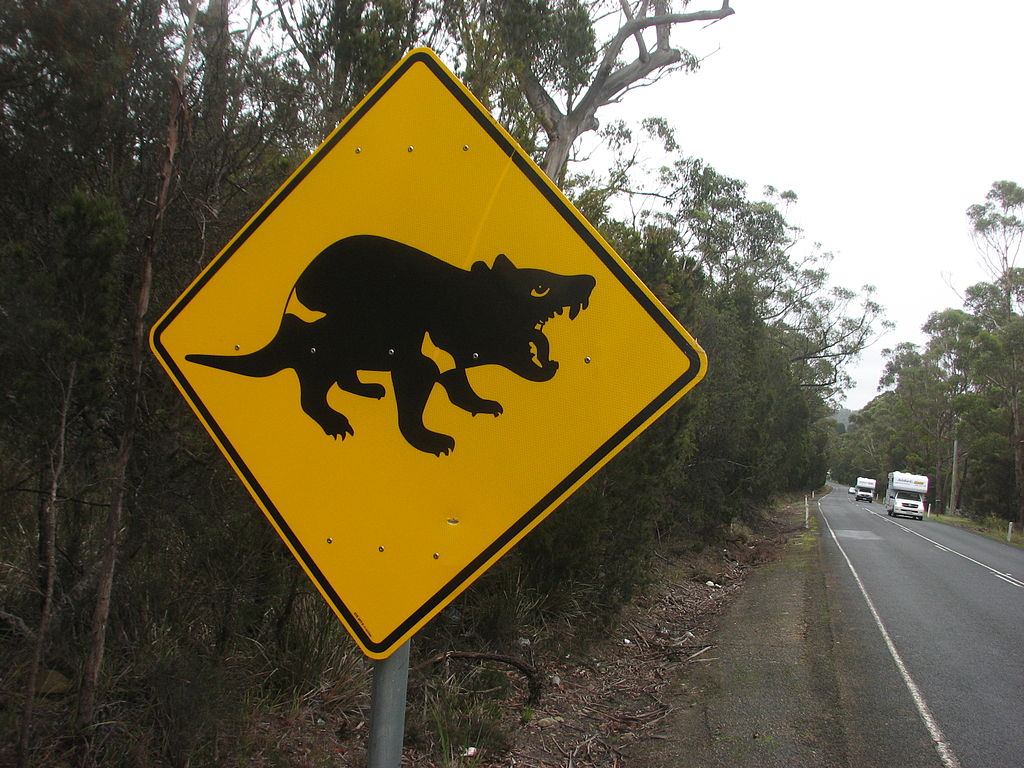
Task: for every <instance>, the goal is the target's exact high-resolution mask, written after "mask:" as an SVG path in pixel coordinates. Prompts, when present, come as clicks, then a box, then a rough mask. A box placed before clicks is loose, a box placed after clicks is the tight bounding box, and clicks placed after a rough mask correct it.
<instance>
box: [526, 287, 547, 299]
mask: <svg viewBox="0 0 1024 768" xmlns="http://www.w3.org/2000/svg"><path fill="white" fill-rule="evenodd" d="M550 290H551V289H550V288H548V287H547V286H546V285H544V284H543V283H541V284H540V285H535V286H533V290H532V291H530V295H531V296H533V297H534V298H538V299H539V298H540V297H541V296H547V294H548V291H550Z"/></svg>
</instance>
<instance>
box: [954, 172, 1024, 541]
mask: <svg viewBox="0 0 1024 768" xmlns="http://www.w3.org/2000/svg"><path fill="white" fill-rule="evenodd" d="M1022 216H1024V188H1021V187H1020V186H1019V185H1018V184H1016V183H1014V182H1012V181H997V182H995V183H994V184H993V185H992V187H991V189H990V190H989V192H988V194H987V195H986V196H985V202H984V203H977V204H975V205H972V206H971V207H970V208H968V209H967V218H968V220H969V222H970V226H971V233H972V235H973V237H974V240H975V244H976V246H977V248H978V252H979V254H980V257H981V260H982V263H983V264H984V265H985V266H986V267H987V268H988V270H989V273H990V276H991V281H990V282H987V283H979V284H978V285H975V286H972V287H971V288H969V289H968V291H967V296H966V299H965V303H966V305H967V307H968V309H969V310H970V311H971V312H972V314H973V315H974V316H975V317H976V318H978V320H979V322H980V324H981V327H982V333H981V334H979V336H978V353H977V360H976V375H977V376H979V377H980V379H981V380H982V381H983V382H984V383H985V384H986V385H987V386H989V387H991V389H992V391H993V392H994V393H998V396H999V398H1000V401H1001V403H1002V406H1003V407H1004V408H1005V409H1006V412H1007V415H1008V417H1009V424H1010V433H1009V438H1010V443H1011V445H1012V446H1013V466H1014V488H1015V498H1016V509H1017V512H1016V520H1017V523H1018V525H1024V316H1022V309H1024V268H1021V267H1018V266H1017V259H1018V258H1019V256H1020V251H1021V245H1022V243H1024V220H1022Z"/></svg>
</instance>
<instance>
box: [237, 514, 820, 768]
mask: <svg viewBox="0 0 1024 768" xmlns="http://www.w3.org/2000/svg"><path fill="white" fill-rule="evenodd" d="M803 522H804V501H803V499H802V498H801V499H800V500H799V502H793V503H792V504H789V505H787V506H784V507H783V508H781V509H780V510H778V511H777V512H776V513H775V514H774V515H773V516H772V517H771V518H769V519H764V520H762V521H761V522H760V523H759V524H758V526H757V528H758V530H756V531H752V530H750V529H749V528H746V527H742V528H737V530H735V531H734V532H733V534H732V535H730V536H728V537H726V540H725V541H723V542H722V543H721V544H720V545H719V546H718V547H707V548H705V549H704V550H703V551H702V552H700V553H694V552H688V551H676V552H664V553H661V554H659V555H658V556H657V558H656V574H655V577H654V580H653V582H652V584H651V585H650V586H649V587H648V588H647V589H646V590H645V592H644V594H643V596H642V597H640V598H639V599H638V600H637V601H636V602H635V603H634V604H633V605H631V606H630V607H629V608H628V609H627V610H626V611H624V613H623V614H622V616H621V617H620V619H619V621H618V622H616V624H615V625H614V627H613V628H612V629H610V630H609V631H607V632H606V633H605V635H604V637H603V639H601V640H599V641H598V642H596V643H594V644H591V645H588V650H587V652H586V653H585V654H583V655H579V654H569V655H566V656H563V657H561V658H536V657H535V658H532V659H531V660H530V663H531V665H532V667H533V668H534V669H536V670H537V672H538V678H539V679H537V680H536V685H537V687H538V688H539V696H537V697H536V699H535V700H534V701H532V702H531V700H530V699H531V697H530V690H529V687H528V685H527V683H526V678H525V677H524V676H523V675H521V674H519V673H518V672H517V671H516V670H514V669H513V668H512V667H511V666H509V667H507V669H508V679H509V680H510V681H511V685H512V688H511V690H509V691H507V695H506V696H505V697H504V699H503V701H502V702H501V703H500V704H499V706H500V708H501V711H502V716H501V725H500V727H501V730H502V731H503V732H504V734H505V735H506V736H507V740H508V748H507V749H501V750H487V749H482V748H479V747H478V746H477V745H474V744H472V743H468V744H456V743H452V744H449V745H448V748H447V752H448V754H447V755H446V756H445V757H444V758H443V759H441V758H438V756H437V754H436V748H434V749H432V750H431V753H430V754H428V753H427V752H426V751H425V750H424V749H420V748H418V747H417V746H416V744H417V741H418V739H416V738H415V736H414V735H412V734H409V733H407V738H406V747H405V750H404V753H403V758H402V766H403V767H408V766H413V767H415V768H512V767H517V768H691V766H692V767H693V768H696V767H697V766H701V768H704V766H705V765H707V766H713V765H717V764H718V763H717V762H708V761H707V760H704V758H703V757H702V758H701V760H700V761H699V762H694V761H693V760H691V759H689V757H691V756H687V755H686V751H687V750H689V749H691V748H692V749H698V748H699V749H704V750H705V751H706V750H707V749H708V748H709V747H713V746H715V744H716V743H718V742H723V743H724V742H725V741H726V740H727V739H729V738H731V737H730V736H729V734H728V733H727V731H728V730H729V728H731V726H730V725H729V723H727V722H725V720H724V719H723V722H722V723H720V724H715V723H711V722H709V713H711V716H714V712H715V710H714V708H715V707H716V706H718V705H720V704H721V703H722V696H721V693H722V692H720V691H719V690H717V687H718V682H717V681H716V677H717V674H718V669H719V667H720V665H721V664H722V663H723V660H722V652H723V651H724V650H726V649H725V648H723V647H722V645H721V642H722V641H721V639H720V638H718V637H716V632H717V631H718V629H719V625H720V624H721V621H722V619H723V616H726V615H727V614H728V609H729V608H730V606H732V605H733V604H734V603H735V602H736V601H737V600H738V599H740V598H741V597H742V596H743V595H744V588H745V583H746V581H747V579H748V577H749V576H750V575H751V574H756V573H757V570H756V569H757V568H758V567H759V566H765V565H769V564H772V563H775V562H776V561H778V560H779V557H780V554H781V553H782V552H783V551H784V548H785V547H786V544H787V542H788V541H789V540H790V539H792V538H793V537H794V536H796V535H798V534H799V533H800V532H801V531H802V530H803ZM752 599H753V600H754V602H757V596H756V595H754V596H752ZM751 631H754V632H756V631H757V630H756V628H753V629H752V630H751ZM752 642H753V643H755V644H756V643H757V640H756V639H755V640H754V641H752ZM728 650H729V654H734V653H735V649H728ZM528 655H532V654H528ZM731 661H732V655H729V663H730V664H731ZM445 663H450V664H461V665H467V664H474V663H479V662H476V661H474V660H472V659H468V660H467V659H465V658H458V659H457V660H456V661H450V662H445ZM453 669H454V668H453ZM414 677H415V672H414V674H413V675H411V677H410V682H411V683H412V682H413V678H414ZM739 684H740V685H744V684H745V683H744V682H743V681H741V682H740V683H739ZM364 703H366V704H368V702H364ZM769 703H770V702H769ZM412 706H415V704H413V703H412V702H410V707H412ZM725 706H726V708H728V707H729V702H726V703H725ZM360 709H361V710H362V714H361V715H356V714H355V713H352V714H353V715H355V717H353V718H351V719H349V720H348V722H347V723H345V724H344V726H343V727H342V728H340V729H339V728H337V724H335V727H334V728H330V727H329V726H328V725H327V723H325V722H324V721H323V720H320V719H318V718H316V717H308V716H306V715H304V714H303V712H302V711H294V712H291V713H281V714H280V716H279V717H276V718H272V719H271V720H269V721H267V722H265V723H263V725H264V727H265V730H266V733H264V734H261V736H260V738H259V741H261V742H263V741H267V740H272V741H274V743H275V749H274V752H276V753H277V754H278V755H279V758H278V759H282V758H283V760H284V761H285V762H284V764H287V765H291V766H295V768H304V767H306V766H308V767H309V768H312V766H314V765H324V764H330V765H335V766H339V767H340V768H345V767H348V768H355V767H356V766H365V765H366V737H367V730H368V724H367V721H366V715H367V713H368V709H367V708H366V707H361V708H360ZM726 719H727V718H726ZM408 725H409V721H408V720H407V726H408ZM413 727H415V726H413ZM741 727H745V724H743V726H741ZM759 736H760V734H750V737H751V738H750V740H751V741H755V740H756V739H757V738H759ZM770 741H771V736H770V734H769V739H767V740H766V743H767V742H770ZM741 742H743V744H742V745H743V746H744V749H745V748H746V746H745V744H746V742H747V739H746V735H745V736H744V738H743V739H740V740H737V742H736V743H737V744H740V743H741ZM730 743H731V742H730ZM260 752H262V750H260ZM693 757H696V756H695V755H693ZM728 759H729V760H732V759H733V757H732V756H729V757H728ZM324 760H327V761H328V762H327V763H325V762H323V761H324ZM716 760H717V758H716ZM279 764H281V763H279V762H274V761H273V760H267V761H261V759H260V758H259V756H255V759H253V760H251V761H250V762H249V766H250V768H252V766H256V765H266V766H270V765H279ZM723 764H724V765H731V766H735V767H736V768H738V766H740V765H742V764H743V763H742V761H740V762H735V763H732V764H730V763H723ZM767 764H774V763H766V765H767ZM799 764H801V763H800V762H799V761H797V762H791V763H788V764H787V763H783V765H799ZM807 764H811V763H807ZM814 764H817V765H822V766H825V765H829V763H821V762H818V763H814ZM750 765H757V763H750Z"/></svg>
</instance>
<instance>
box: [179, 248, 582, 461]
mask: <svg viewBox="0 0 1024 768" xmlns="http://www.w3.org/2000/svg"><path fill="white" fill-rule="evenodd" d="M595 285H596V281H595V280H594V278H593V277H591V276H590V275H572V276H566V275H558V274H554V273H552V272H547V271H545V270H542V269H520V268H519V267H516V266H515V265H514V264H513V263H512V262H511V260H509V259H508V258H507V257H506V256H505V255H504V254H500V255H498V256H497V257H496V258H495V259H494V264H493V266H491V267H488V266H487V265H486V264H485V263H484V262H482V261H478V262H476V263H475V264H473V266H472V267H471V268H470V269H469V270H465V269H460V268H459V267H455V266H452V265H451V264H448V263H446V262H444V261H442V260H441V259H437V258H435V257H433V256H431V255H430V254H427V253H424V252H423V251H420V250H417V249H416V248H412V247H411V246H408V245H404V244H402V243H399V242H396V241H394V240H388V239H386V238H383V237H377V236H374V235H357V236H354V237H346V238H344V239H342V240H339V241H337V242H336V243H333V244H332V245H329V246H327V248H325V249H324V250H323V251H321V252H320V253H319V254H318V255H317V256H316V258H314V259H313V261H312V262H310V264H309V266H307V267H306V269H305V270H303V272H302V274H301V275H300V276H299V279H298V281H297V282H296V283H295V287H294V288H293V291H292V293H293V295H294V298H296V299H298V301H299V303H300V304H302V305H303V307H305V308H306V309H307V310H310V311H311V312H310V316H312V315H313V314H314V313H316V314H320V315H321V316H319V317H318V318H317V319H314V320H311V321H307V320H305V319H302V318H300V317H298V316H297V315H295V314H292V313H290V312H288V311H287V308H286V311H285V314H284V316H283V317H282V319H281V325H280V327H279V329H278V331H277V334H276V335H275V336H274V338H273V339H272V340H271V341H270V343H269V344H267V345H266V346H265V347H263V349H260V350H258V351H256V352H253V353H251V354H246V355H200V354H192V355H187V356H186V357H185V359H186V360H188V361H189V362H193V363H199V364H201V365H206V366H210V367H212V368H218V369H221V370H224V371H230V372H231V373H238V374H242V375H244V376H270V375H272V374H275V373H277V372H279V371H282V370H284V369H285V368H292V369H294V370H295V373H296V374H297V375H298V379H299V389H300V404H301V407H302V410H303V411H305V413H306V414H307V415H308V416H309V417H310V418H312V419H313V420H314V421H315V422H316V423H317V424H319V425H320V427H321V428H322V429H323V430H324V432H326V433H327V434H328V435H331V436H333V437H339V436H340V437H341V438H342V439H344V438H345V437H346V435H354V434H355V432H354V430H353V429H352V426H351V425H350V424H349V421H348V419H347V418H346V417H345V416H344V415H343V414H341V413H338V412H337V411H336V410H334V409H333V408H332V407H331V406H330V405H328V403H327V392H328V390H329V389H330V388H331V387H332V386H333V385H334V384H337V385H338V386H339V387H340V388H341V389H343V390H345V391H347V392H351V393H353V394H356V395H362V396H364V397H372V398H377V399H379V398H382V397H384V395H385V389H384V387H383V386H381V385H380V384H372V383H364V382H362V381H360V380H359V377H358V373H357V372H358V371H390V372H391V381H392V384H393V386H394V391H395V400H396V403H397V407H398V428H399V430H400V431H401V433H402V436H403V437H404V438H405V439H406V441H408V443H409V444H410V445H412V446H413V447H415V448H418V449H419V450H421V451H425V452H427V453H433V454H435V455H438V456H440V455H441V454H447V453H449V452H450V451H451V450H452V449H453V448H454V447H455V440H454V439H453V438H451V437H450V436H448V435H444V434H441V433H438V432H434V431H432V430H430V429H427V428H426V427H425V426H424V424H423V409H424V408H425V407H426V404H427V399H428V398H429V396H430V392H431V390H432V389H433V387H434V385H435V384H440V385H441V386H442V387H443V388H444V390H445V392H446V393H447V395H448V399H449V400H451V402H452V403H453V404H454V405H456V406H458V407H459V408H462V409H463V410H466V411H469V412H470V413H472V414H474V415H476V414H478V413H488V414H493V415H494V416H497V415H499V414H500V413H501V412H502V407H501V404H500V403H497V402H495V401H494V400H485V399H484V398H482V397H480V396H479V395H477V394H476V392H474V391H473V389H472V387H471V386H470V384H469V380H468V379H467V377H466V370H467V369H468V368H473V367H475V366H478V365H500V366H503V367H505V368H507V369H508V370H510V371H512V372H513V373H515V374H517V375H518V376H521V377H523V378H524V379H527V380H529V381H547V380H549V379H550V378H551V377H552V376H554V375H555V372H556V371H557V370H558V363H557V362H555V361H554V360H552V359H551V357H550V354H549V344H548V339H547V337H545V335H544V324H545V323H546V322H547V321H549V320H551V319H552V318H553V317H555V315H561V314H562V313H563V312H564V311H565V310H568V312H569V318H570V319H575V318H576V316H577V315H578V314H579V312H580V311H581V310H583V309H586V307H587V305H588V303H589V301H590V294H591V291H593V289H594V286H595ZM290 300H291V299H289V301H290ZM304 314H305V313H304ZM427 337H429V340H430V342H431V343H432V344H433V346H435V347H438V348H440V349H442V350H444V351H445V352H447V353H448V354H449V355H450V356H451V358H452V359H453V360H454V361H455V367H454V368H452V369H450V370H445V371H443V372H442V371H441V369H440V368H439V367H438V365H437V363H436V362H435V361H434V360H433V359H431V358H430V357H428V356H427V355H425V354H424V353H423V349H424V346H425V340H426V339H427ZM428 347H429V345H428Z"/></svg>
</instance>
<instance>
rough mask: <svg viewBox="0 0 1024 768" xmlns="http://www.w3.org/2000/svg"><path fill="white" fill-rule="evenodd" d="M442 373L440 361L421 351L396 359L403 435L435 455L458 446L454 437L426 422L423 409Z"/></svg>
mask: <svg viewBox="0 0 1024 768" xmlns="http://www.w3.org/2000/svg"><path fill="white" fill-rule="evenodd" d="M439 376H440V370H439V369H438V367H437V364H436V363H435V362H434V361H433V360H430V359H429V358H426V357H422V356H421V355H415V356H413V357H411V358H409V359H407V360H402V361H396V365H395V366H394V368H392V370H391V381H392V382H393V383H394V385H395V402H396V403H397V405H398V429H399V430H400V431H401V433H402V437H404V438H405V439H406V441H408V443H409V445H411V446H412V447H413V448H417V449H419V450H421V451H424V452H426V453H432V454H434V455H435V456H440V455H441V454H442V453H444V454H448V453H451V452H452V450H453V449H454V448H455V440H454V439H453V438H451V437H449V436H448V435H442V434H441V433H440V432H433V431H431V430H429V429H427V428H426V427H425V426H424V425H423V409H424V408H426V407H427V398H429V397H430V391H431V390H432V389H433V388H434V384H435V383H436V382H437V380H438V377H439Z"/></svg>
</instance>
